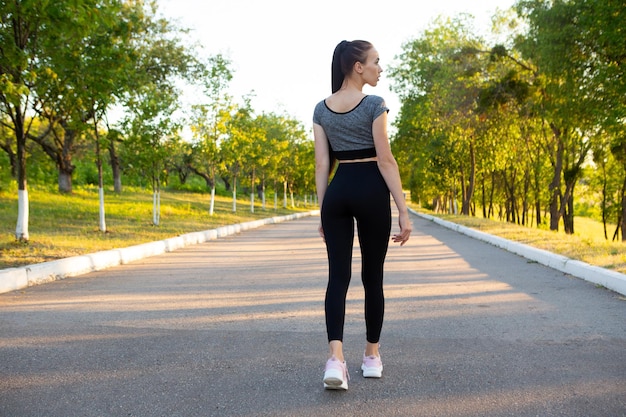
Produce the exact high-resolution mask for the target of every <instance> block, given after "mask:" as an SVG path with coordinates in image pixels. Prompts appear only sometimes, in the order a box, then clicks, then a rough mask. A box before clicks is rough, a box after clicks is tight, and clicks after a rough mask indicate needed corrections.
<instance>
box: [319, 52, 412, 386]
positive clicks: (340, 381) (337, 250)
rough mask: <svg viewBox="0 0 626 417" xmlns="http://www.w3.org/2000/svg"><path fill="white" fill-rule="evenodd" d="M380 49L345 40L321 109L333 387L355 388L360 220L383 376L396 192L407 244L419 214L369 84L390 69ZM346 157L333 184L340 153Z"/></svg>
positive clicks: (372, 356) (371, 348) (375, 355)
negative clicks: (347, 348)
mask: <svg viewBox="0 0 626 417" xmlns="http://www.w3.org/2000/svg"><path fill="white" fill-rule="evenodd" d="M382 71H383V70H382V68H381V67H380V65H379V56H378V52H377V51H376V49H375V48H374V46H373V45H372V44H371V43H369V42H367V41H359V40H357V41H352V42H348V41H342V42H341V43H339V45H337V47H336V48H335V51H334V53H333V61H332V95H331V96H329V97H328V98H326V99H325V100H323V101H321V102H319V103H318V104H317V106H316V107H315V111H314V114H313V134H314V136H315V181H316V185H317V195H318V199H319V204H320V207H321V225H320V227H319V232H320V235H321V236H322V238H324V241H325V242H326V249H327V252H328V264H329V278H328V286H327V288H326V299H325V312H326V330H327V334H328V342H329V350H330V353H329V359H328V361H327V362H326V368H325V370H324V387H325V388H326V389H343V390H346V389H348V378H349V373H348V369H347V366H346V363H345V359H344V356H343V327H344V319H345V303H346V294H347V291H348V286H349V284H350V277H351V263H352V244H353V240H354V221H355V220H356V224H357V229H358V238H359V246H360V248H361V257H362V271H361V278H362V281H363V287H364V289H365V324H366V333H367V334H366V339H367V343H366V345H365V352H364V354H363V363H362V365H361V369H362V371H363V376H364V377H372V378H380V377H381V376H382V370H383V365H382V361H381V359H380V353H379V351H378V349H379V345H378V342H379V339H380V333H381V329H382V324H383V313H384V294H383V264H384V261H385V256H386V254H387V247H388V243H389V237H390V231H391V207H390V201H389V193H390V192H391V195H392V196H393V199H394V202H395V204H396V207H397V208H398V212H399V223H400V232H399V233H398V234H395V235H394V236H393V241H394V242H398V243H400V245H404V244H405V243H406V242H407V240H408V239H409V235H410V234H411V222H410V220H409V214H408V210H407V207H406V203H405V201H404V194H403V191H402V184H401V181H400V174H399V172H398V164H397V163H396V160H395V158H394V157H393V155H392V153H391V148H390V146H389V139H388V136H387V112H388V111H389V109H388V108H387V107H386V105H385V102H384V100H383V99H382V98H381V97H378V96H375V95H365V94H364V93H363V86H364V85H365V84H369V85H371V86H376V84H377V83H378V80H379V78H380V74H381V72H382ZM335 160H337V161H338V162H339V164H338V167H337V170H336V172H335V175H334V176H333V179H332V181H331V182H330V184H329V178H330V173H331V171H332V169H333V165H334V161H335Z"/></svg>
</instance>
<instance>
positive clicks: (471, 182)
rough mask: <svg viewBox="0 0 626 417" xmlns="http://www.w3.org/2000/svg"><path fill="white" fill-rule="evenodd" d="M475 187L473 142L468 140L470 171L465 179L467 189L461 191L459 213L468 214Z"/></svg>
mask: <svg viewBox="0 0 626 417" xmlns="http://www.w3.org/2000/svg"><path fill="white" fill-rule="evenodd" d="M475 188H476V151H475V149H474V142H473V141H472V142H470V172H469V178H468V179H467V190H464V192H463V205H462V207H461V214H464V215H466V216H469V214H470V207H471V202H472V198H474V189H475Z"/></svg>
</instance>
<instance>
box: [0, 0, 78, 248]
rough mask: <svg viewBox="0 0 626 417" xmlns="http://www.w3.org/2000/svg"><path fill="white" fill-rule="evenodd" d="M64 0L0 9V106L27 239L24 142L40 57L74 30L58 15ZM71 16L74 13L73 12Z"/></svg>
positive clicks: (21, 233) (21, 230)
mask: <svg viewBox="0 0 626 417" xmlns="http://www.w3.org/2000/svg"><path fill="white" fill-rule="evenodd" d="M66 6H67V4H66V2H64V1H59V2H56V3H52V4H49V3H48V2H36V1H13V2H4V3H3V4H2V8H1V9H0V13H2V15H1V17H0V45H2V47H1V48H0V106H1V111H2V112H3V113H4V114H5V115H6V116H7V117H8V119H9V120H10V128H11V129H12V130H13V133H14V135H15V145H16V154H15V160H16V168H17V169H16V171H17V186H18V216H17V225H16V229H15V237H16V239H17V240H20V241H28V240H29V238H30V234H29V230H28V216H29V211H28V187H27V173H26V140H27V138H28V135H29V131H30V128H31V126H32V121H33V119H32V118H30V119H29V118H28V114H29V112H31V113H30V114H32V112H33V111H35V112H36V111H37V110H38V109H37V108H36V106H35V104H34V103H35V100H36V95H35V91H36V90H37V88H38V86H39V83H40V82H41V79H40V78H39V76H40V75H42V74H44V73H45V72H48V71H49V69H48V68H47V67H46V65H45V63H44V62H43V61H42V60H41V56H43V55H46V54H48V53H51V51H52V50H53V49H55V48H58V45H55V44H53V42H52V40H53V39H55V38H57V37H58V36H59V34H60V33H64V32H66V33H73V32H74V30H76V29H75V27H74V22H71V21H67V20H63V19H59V16H60V15H62V12H61V11H62V10H63V9H64V8H65V7H66ZM76 14H79V13H78V12H77V13H76Z"/></svg>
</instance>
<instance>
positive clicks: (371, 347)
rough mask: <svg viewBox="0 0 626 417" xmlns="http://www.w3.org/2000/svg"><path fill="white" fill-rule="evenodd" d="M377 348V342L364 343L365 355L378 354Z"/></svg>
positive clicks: (378, 346)
mask: <svg viewBox="0 0 626 417" xmlns="http://www.w3.org/2000/svg"><path fill="white" fill-rule="evenodd" d="M379 348H380V345H379V344H378V343H370V342H367V344H366V345H365V356H380V352H379V350H378V349H379Z"/></svg>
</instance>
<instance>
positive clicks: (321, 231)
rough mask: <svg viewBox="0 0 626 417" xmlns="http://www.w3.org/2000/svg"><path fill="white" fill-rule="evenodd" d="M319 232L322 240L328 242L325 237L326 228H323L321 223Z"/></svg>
mask: <svg viewBox="0 0 626 417" xmlns="http://www.w3.org/2000/svg"><path fill="white" fill-rule="evenodd" d="M317 231H318V232H319V234H320V236H321V238H322V239H323V240H324V242H326V238H325V236H324V228H323V227H322V223H321V222H320V225H319V226H318V227H317Z"/></svg>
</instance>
